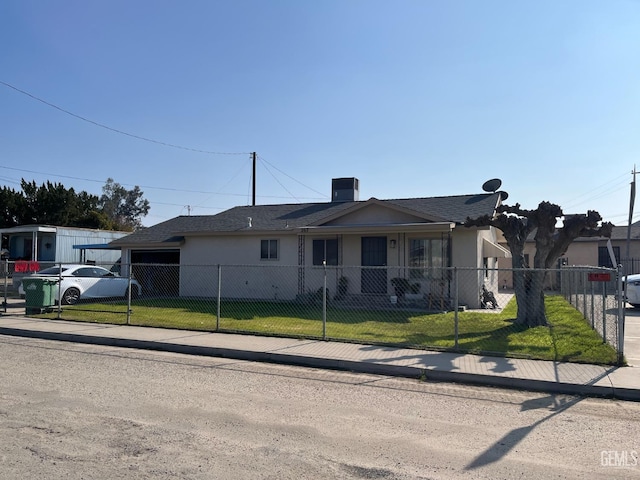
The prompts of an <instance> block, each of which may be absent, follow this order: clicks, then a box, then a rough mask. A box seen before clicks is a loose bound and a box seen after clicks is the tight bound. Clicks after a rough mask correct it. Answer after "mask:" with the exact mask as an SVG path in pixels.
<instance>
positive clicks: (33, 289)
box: [22, 277, 58, 315]
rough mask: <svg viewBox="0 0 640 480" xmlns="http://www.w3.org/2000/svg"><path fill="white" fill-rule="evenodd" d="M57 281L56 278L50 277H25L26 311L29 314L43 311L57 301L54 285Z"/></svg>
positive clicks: (23, 283)
mask: <svg viewBox="0 0 640 480" xmlns="http://www.w3.org/2000/svg"><path fill="white" fill-rule="evenodd" d="M57 283H58V282H57V281H56V280H50V279H48V278H28V277H25V278H23V279H22V288H23V289H24V300H25V302H24V303H25V307H26V308H25V313H26V314H27V315H33V314H34V313H42V312H43V311H45V310H47V309H48V308H50V307H52V306H54V305H55V303H56V298H55V288H54V286H55V285H56V284H57Z"/></svg>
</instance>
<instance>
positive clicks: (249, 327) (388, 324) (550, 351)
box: [44, 296, 617, 365]
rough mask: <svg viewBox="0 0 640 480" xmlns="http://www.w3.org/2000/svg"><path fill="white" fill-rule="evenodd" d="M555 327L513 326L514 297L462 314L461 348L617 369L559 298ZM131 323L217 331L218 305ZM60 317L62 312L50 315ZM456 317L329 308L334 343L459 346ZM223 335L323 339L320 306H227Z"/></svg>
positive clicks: (141, 306)
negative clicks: (499, 307) (496, 307)
mask: <svg viewBox="0 0 640 480" xmlns="http://www.w3.org/2000/svg"><path fill="white" fill-rule="evenodd" d="M545 302H546V308H547V317H548V319H549V322H550V326H549V327H536V328H530V329H527V328H522V327H520V326H517V325H514V323H513V320H514V318H515V316H516V303H515V299H513V300H512V301H511V302H510V303H509V304H508V305H507V306H506V308H504V310H503V311H502V312H500V313H493V312H484V311H483V312H459V313H458V350H461V351H468V352H472V353H494V354H498V355H506V356H515V357H527V358H535V359H542V360H558V361H570V362H584V363H594V364H605V365H610V364H615V363H616V361H617V355H616V352H615V350H614V349H613V348H612V347H611V346H609V345H607V344H605V343H603V342H602V339H601V338H600V337H599V335H598V334H597V333H596V332H594V331H593V330H592V329H591V328H590V327H589V325H588V324H587V322H586V321H585V320H584V318H583V317H582V315H581V314H580V312H578V311H577V310H576V309H575V308H573V307H572V306H571V305H570V304H569V303H568V302H566V301H565V300H564V298H562V297H561V296H547V297H546V300H545ZM131 308H132V314H131V324H132V325H140V326H149V327H164V328H179V329H192V330H205V331H214V330H216V308H217V307H216V304H215V302H213V301H211V300H200V299H184V298H178V299H161V300H157V299H152V300H145V299H141V300H137V301H135V302H134V303H133V305H132V307H131ZM126 312H127V308H126V304H113V303H108V304H81V305H77V306H73V307H65V308H64V309H63V311H62V316H61V318H63V319H65V320H78V321H87V322H98V323H117V324H121V323H125V322H126ZM44 316H45V317H48V318H56V316H57V315H56V313H55V312H54V313H49V314H46V315H44ZM454 319H455V313H454V312H448V313H438V314H416V313H415V312H411V311H408V310H400V309H398V310H371V311H368V310H351V309H349V310H347V309H338V308H334V307H332V306H331V305H330V306H329V308H328V310H327V324H326V336H327V338H328V339H335V340H346V341H354V342H362V343H375V344H388V345H402V346H410V347H419V348H442V349H454V348H455V325H454V323H455V322H454ZM219 328H220V330H223V331H229V332H247V333H257V334H267V335H281V336H295V337H308V338H321V337H322V333H323V332H322V313H321V309H320V308H319V307H318V306H308V305H307V306H305V305H301V304H297V303H278V302H259V301H256V302H238V301H235V302H232V301H229V302H226V301H225V302H223V303H222V304H221V318H220V323H219Z"/></svg>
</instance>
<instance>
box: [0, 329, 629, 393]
mask: <svg viewBox="0 0 640 480" xmlns="http://www.w3.org/2000/svg"><path fill="white" fill-rule="evenodd" d="M0 334H2V335H9V336H14V337H26V338H39V339H44V340H57V341H63V342H71V343H84V344H94V345H103V346H111V347H122V348H136V349H141V350H155V351H164V352H173V353H181V354H187V355H200V356H208V357H220V358H230V359H234V360H248V361H255V362H267V363H276V364H286V365H296V366H302V367H312V368H324V369H331V370H342V371H350V372H358V373H368V374H375V375H386V376H393V377H404V378H415V379H423V380H427V381H429V380H430V381H435V382H454V383H462V384H471V385H485V386H493V387H501V388H510V389H518V390H528V391H536V392H546V393H552V394H568V395H579V396H589V397H601V398H613V399H618V400H628V401H636V402H637V401H640V390H636V389H629V388H615V387H614V386H613V385H610V386H602V385H584V384H573V383H565V382H555V381H548V380H537V379H525V378H512V377H501V376H494V375H482V374H475V373H466V372H451V371H445V370H436V369H425V368H419V367H411V366H403V365H390V364H380V363H375V362H367V361H356V360H347V359H331V358H322V357H317V356H307V355H296V354H283V353H274V352H268V351H252V350H243V349H235V348H223V347H207V346H195V345H184V344H178V343H171V342H162V341H153V340H138V339H130V338H117V337H108V336H93V335H82V334H73V333H59V332H46V331H40V330H25V329H19V328H11V327H0Z"/></svg>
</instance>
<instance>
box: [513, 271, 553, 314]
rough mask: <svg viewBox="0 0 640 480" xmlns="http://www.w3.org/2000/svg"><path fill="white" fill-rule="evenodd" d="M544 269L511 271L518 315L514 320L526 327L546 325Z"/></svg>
mask: <svg viewBox="0 0 640 480" xmlns="http://www.w3.org/2000/svg"><path fill="white" fill-rule="evenodd" d="M545 277H546V271H545V270H528V269H519V270H515V271H514V272H513V280H514V289H515V294H516V303H517V304H518V315H517V317H516V322H515V323H517V324H519V325H526V326H527V327H538V326H540V325H547V315H546V313H545V308H544V288H543V287H544V280H545Z"/></svg>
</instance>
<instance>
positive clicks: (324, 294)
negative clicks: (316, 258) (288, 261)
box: [322, 260, 327, 340]
mask: <svg viewBox="0 0 640 480" xmlns="http://www.w3.org/2000/svg"><path fill="white" fill-rule="evenodd" d="M322 266H323V268H324V284H323V285H324V286H323V288H322V339H323V340H326V339H327V262H326V260H323V261H322Z"/></svg>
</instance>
